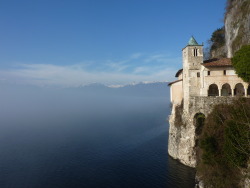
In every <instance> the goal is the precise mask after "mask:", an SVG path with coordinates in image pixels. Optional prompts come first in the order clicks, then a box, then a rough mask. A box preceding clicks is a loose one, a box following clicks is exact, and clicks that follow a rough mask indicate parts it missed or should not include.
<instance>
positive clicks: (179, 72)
mask: <svg viewBox="0 0 250 188" xmlns="http://www.w3.org/2000/svg"><path fill="white" fill-rule="evenodd" d="M182 71H183V69H180V70H178V71H177V73H176V74H175V77H178V76H179V75H180V74H181V73H182Z"/></svg>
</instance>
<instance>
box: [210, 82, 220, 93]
mask: <svg viewBox="0 0 250 188" xmlns="http://www.w3.org/2000/svg"><path fill="white" fill-rule="evenodd" d="M208 96H219V89H218V86H217V85H216V84H211V85H210V86H209V88H208Z"/></svg>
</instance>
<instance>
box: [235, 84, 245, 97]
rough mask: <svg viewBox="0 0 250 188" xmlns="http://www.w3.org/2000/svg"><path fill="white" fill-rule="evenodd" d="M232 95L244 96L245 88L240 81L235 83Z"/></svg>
mask: <svg viewBox="0 0 250 188" xmlns="http://www.w3.org/2000/svg"><path fill="white" fill-rule="evenodd" d="M234 95H235V96H244V95H245V90H244V86H243V84H242V83H238V84H236V85H235V89H234Z"/></svg>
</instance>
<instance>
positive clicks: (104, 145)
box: [0, 93, 195, 188]
mask: <svg viewBox="0 0 250 188" xmlns="http://www.w3.org/2000/svg"><path fill="white" fill-rule="evenodd" d="M0 101H1V106H2V108H1V109H2V110H1V115H0V149H1V154H0V187H1V188H7V187H8V188H19V187H22V188H45V187H46V188H57V187H58V188H61V187H63V188H64V187H65V188H66V187H67V188H69V187H74V188H77V187H86V188H92V187H93V188H99V187H100V188H112V187H114V188H133V187H150V188H152V187H154V188H164V187H165V188H167V187H169V188H178V187H180V188H193V187H194V173H195V172H194V170H193V169H191V168H188V167H185V166H183V165H181V164H180V163H179V162H177V161H175V160H173V159H171V158H170V157H169V156H168V153H167V140H168V124H167V121H166V118H167V116H168V114H169V104H168V103H169V102H168V98H166V97H152V96H151V97H136V96H135V97H131V96H130V97H125V96H106V97H105V96H104V97H103V96H102V97H100V96H98V94H97V95H95V96H93V95H89V96H81V95H80V94H73V95H72V94H69V95H65V96H61V95H58V93H55V94H52V95H48V96H44V95H42V94H41V95H36V96H35V97H33V98H32V97H30V96H25V95H23V96H21V97H20V98H16V96H15V95H14V94H13V96H12V95H8V96H7V95H6V96H2V99H1V100H0Z"/></svg>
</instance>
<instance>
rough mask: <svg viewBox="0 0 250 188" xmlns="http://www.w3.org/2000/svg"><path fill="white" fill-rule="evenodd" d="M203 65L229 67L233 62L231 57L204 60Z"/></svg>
mask: <svg viewBox="0 0 250 188" xmlns="http://www.w3.org/2000/svg"><path fill="white" fill-rule="evenodd" d="M202 65H203V66H205V67H228V66H232V62H231V59H230V58H222V59H210V60H207V61H204V62H203V64H202Z"/></svg>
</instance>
